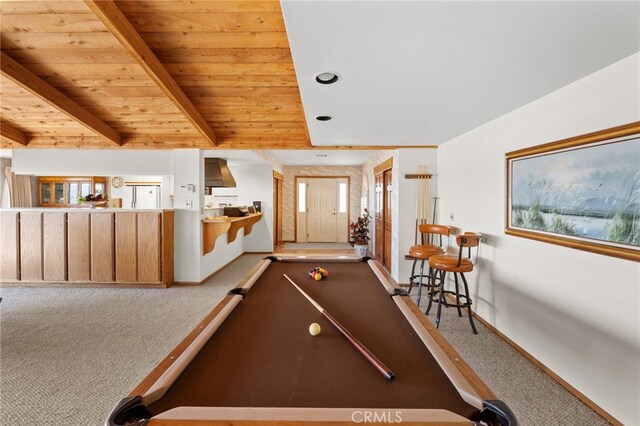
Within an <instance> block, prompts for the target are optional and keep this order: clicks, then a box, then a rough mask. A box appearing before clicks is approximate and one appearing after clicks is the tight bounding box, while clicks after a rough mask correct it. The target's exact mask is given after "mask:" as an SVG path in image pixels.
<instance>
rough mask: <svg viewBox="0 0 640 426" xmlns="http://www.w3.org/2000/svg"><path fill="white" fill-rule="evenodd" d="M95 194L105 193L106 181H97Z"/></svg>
mask: <svg viewBox="0 0 640 426" xmlns="http://www.w3.org/2000/svg"><path fill="white" fill-rule="evenodd" d="M95 194H96V195H98V194H104V183H99V182H96V183H95Z"/></svg>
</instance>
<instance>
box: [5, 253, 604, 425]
mask: <svg viewBox="0 0 640 426" xmlns="http://www.w3.org/2000/svg"><path fill="white" fill-rule="evenodd" d="M259 258H260V256H258V255H245V256H242V257H241V258H239V259H238V260H237V261H236V262H234V263H233V264H232V265H230V266H229V267H227V268H226V269H224V270H223V271H222V272H221V273H219V274H218V275H216V276H214V277H213V278H212V279H211V280H209V281H208V282H207V283H205V284H203V285H202V286H194V287H173V288H170V289H107V288H99V289H78V288H2V289H0V296H1V297H2V298H3V300H2V303H0V425H6V426H23V425H24V426H32V425H38V426H45V425H55V426H59V425H79V426H86V425H101V424H103V422H104V419H105V417H106V416H107V414H108V413H109V411H110V410H111V408H112V407H113V406H114V405H115V404H116V403H117V402H118V401H119V400H120V398H122V397H123V396H124V395H126V394H128V393H129V392H130V391H131V389H133V387H135V385H137V384H138V383H139V382H140V381H141V380H142V379H143V378H144V376H145V375H146V374H147V373H148V372H149V371H150V370H151V369H152V368H153V367H154V366H155V364H156V363H157V362H158V361H160V360H161V359H162V358H164V357H165V356H166V354H167V353H168V352H169V351H170V350H171V349H172V348H173V347H174V346H175V345H176V344H177V343H179V342H180V341H181V340H182V339H183V337H184V336H185V335H186V334H187V333H188V332H189V331H190V330H191V329H192V328H193V327H194V326H195V325H196V324H197V323H198V322H199V321H200V320H201V319H202V318H203V317H204V316H205V315H206V314H207V313H208V312H209V311H210V310H211V309H212V308H213V307H214V306H215V305H216V304H217V302H218V301H219V300H220V299H221V298H222V297H223V296H224V295H225V294H226V292H227V291H228V289H229V288H231V287H233V286H234V285H235V283H236V282H237V281H238V280H240V279H241V278H242V277H243V276H244V274H245V273H246V272H247V271H248V270H249V269H251V267H252V266H253V265H254V264H255V263H256V262H257V261H258V260H259ZM431 317H432V318H433V315H431ZM468 327H469V325H468V322H467V320H466V318H458V317H457V316H456V315H455V314H454V311H453V310H452V309H449V310H445V317H444V319H443V323H442V326H441V330H442V332H443V333H444V334H445V336H446V337H447V338H448V339H449V340H450V341H451V342H452V343H453V345H454V346H455V347H456V348H457V349H458V351H459V352H460V353H461V354H462V356H463V357H464V358H465V359H466V360H467V361H468V362H469V364H471V366H472V367H473V368H474V369H476V371H477V372H478V373H479V374H480V376H481V377H482V378H483V379H484V380H485V381H486V382H487V383H488V385H489V386H490V387H491V388H492V389H493V390H494V391H495V392H496V393H497V394H498V395H499V397H500V398H502V399H504V400H505V401H507V402H508V403H509V405H510V406H511V407H512V409H513V410H514V411H515V413H516V415H517V416H518V417H519V419H520V421H521V424H523V425H598V424H606V422H604V420H602V419H601V418H600V417H598V416H597V415H596V414H595V413H593V412H592V411H591V410H589V409H588V408H587V407H586V406H584V405H583V404H582V403H581V402H580V401H578V400H577V399H575V398H573V397H572V396H571V395H570V394H568V393H567V392H566V391H565V390H564V389H563V388H561V387H560V386H559V385H558V384H556V382H554V381H553V380H551V379H550V378H549V377H547V376H546V375H545V374H544V373H542V372H541V371H540V370H539V369H537V368H536V367H535V366H533V365H532V364H531V363H529V362H528V361H527V360H526V359H524V358H523V357H522V356H521V355H519V354H518V353H517V352H516V351H514V350H513V349H512V348H511V347H510V346H508V345H507V344H506V343H504V342H502V341H501V340H500V339H499V338H498V337H496V336H495V335H493V334H492V333H491V332H490V331H488V330H487V329H486V328H484V327H483V326H482V325H480V324H478V331H479V333H480V334H479V335H477V336H476V335H473V334H471V331H470V330H469V328H468Z"/></svg>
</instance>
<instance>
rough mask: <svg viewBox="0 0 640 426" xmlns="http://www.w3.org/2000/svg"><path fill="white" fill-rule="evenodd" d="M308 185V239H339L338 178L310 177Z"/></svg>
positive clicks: (314, 241) (324, 241) (318, 240)
mask: <svg viewBox="0 0 640 426" xmlns="http://www.w3.org/2000/svg"><path fill="white" fill-rule="evenodd" d="M308 182H309V184H308V187H307V234H308V237H307V241H308V242H313V243H334V242H336V241H337V239H336V238H337V226H338V215H337V207H338V206H337V204H338V197H337V193H338V186H337V185H338V183H337V179H309V180H308Z"/></svg>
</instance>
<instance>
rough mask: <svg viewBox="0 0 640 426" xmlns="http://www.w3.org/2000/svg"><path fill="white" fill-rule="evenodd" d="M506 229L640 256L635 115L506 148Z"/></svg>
mask: <svg viewBox="0 0 640 426" xmlns="http://www.w3.org/2000/svg"><path fill="white" fill-rule="evenodd" d="M506 170H507V209H506V218H507V224H506V231H505V232H506V233H507V234H509V235H515V236H519V237H524V238H531V239H534V240H538V241H543V242H548V243H552V244H558V245H563V246H567V247H571V248H575V249H579V250H586V251H590V252H594V253H600V254H604V255H608V256H614V257H619V258H623V259H629V260H634V261H636V262H640V122H636V123H631V124H627V125H624V126H619V127H615V128H612V129H606V130H602V131H599V132H595V133H590V134H586V135H581V136H576V137H573V138H569V139H564V140H561V141H557V142H552V143H548V144H544V145H538V146H534V147H531V148H526V149H521V150H518V151H513V152H509V153H507V154H506Z"/></svg>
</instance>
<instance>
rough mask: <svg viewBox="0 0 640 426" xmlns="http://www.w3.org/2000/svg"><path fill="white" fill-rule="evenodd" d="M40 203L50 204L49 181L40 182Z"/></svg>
mask: <svg viewBox="0 0 640 426" xmlns="http://www.w3.org/2000/svg"><path fill="white" fill-rule="evenodd" d="M39 193H40V205H50V204H51V200H52V197H51V182H40V191H39Z"/></svg>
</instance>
